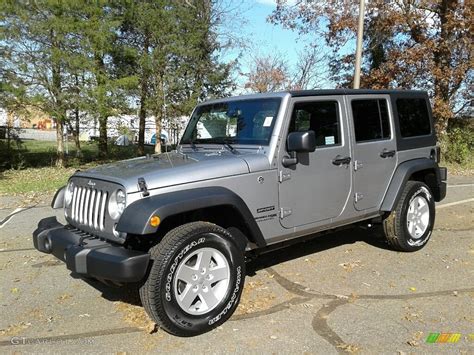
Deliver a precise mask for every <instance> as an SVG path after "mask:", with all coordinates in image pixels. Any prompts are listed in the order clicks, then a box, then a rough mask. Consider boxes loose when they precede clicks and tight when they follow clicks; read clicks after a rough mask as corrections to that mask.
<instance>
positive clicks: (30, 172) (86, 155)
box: [0, 140, 154, 196]
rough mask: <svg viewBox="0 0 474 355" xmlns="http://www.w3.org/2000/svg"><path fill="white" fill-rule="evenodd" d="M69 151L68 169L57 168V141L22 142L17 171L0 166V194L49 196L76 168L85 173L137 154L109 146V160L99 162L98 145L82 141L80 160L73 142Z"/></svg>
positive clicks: (131, 149)
mask: <svg viewBox="0 0 474 355" xmlns="http://www.w3.org/2000/svg"><path fill="white" fill-rule="evenodd" d="M0 143H1V142H0ZM0 147H1V146H0ZM68 148H69V154H68V156H67V167H66V168H58V167H56V166H55V160H56V142H48V141H35V140H24V141H22V142H21V144H20V148H18V149H17V151H16V152H15V154H17V155H18V157H17V158H16V159H17V161H19V162H20V163H19V164H18V167H17V169H9V170H4V171H2V170H1V166H0V195H10V196H14V195H28V194H35V193H39V194H50V193H52V192H55V191H56V190H57V189H58V188H60V187H61V186H64V185H65V184H66V183H67V180H68V178H69V177H70V176H71V175H72V174H74V172H75V171H76V170H77V169H81V170H84V169H87V168H91V167H93V166H97V165H100V164H105V163H110V162H113V161H117V160H124V159H130V158H134V157H136V156H137V155H138V154H137V153H138V152H137V146H136V145H130V146H127V147H122V146H116V145H109V147H108V154H107V159H102V160H99V148H98V143H97V142H82V144H81V150H82V156H81V157H80V158H77V157H76V150H75V147H74V143H71V142H69V147H68ZM145 152H146V153H147V154H153V152H154V147H153V146H146V147H145ZM0 163H1V162H0ZM0 165H1V164H0Z"/></svg>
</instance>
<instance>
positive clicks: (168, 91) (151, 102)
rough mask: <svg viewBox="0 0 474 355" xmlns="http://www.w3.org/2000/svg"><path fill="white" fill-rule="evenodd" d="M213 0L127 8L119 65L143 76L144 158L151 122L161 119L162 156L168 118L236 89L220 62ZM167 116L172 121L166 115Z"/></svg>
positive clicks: (140, 89)
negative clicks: (150, 119) (147, 121)
mask: <svg viewBox="0 0 474 355" xmlns="http://www.w3.org/2000/svg"><path fill="white" fill-rule="evenodd" d="M212 6H213V2H211V1H202V0H193V1H191V0H189V1H186V2H168V1H155V2H151V3H150V2H146V1H139V2H136V3H135V4H134V6H131V7H128V8H127V9H126V10H125V19H124V22H123V23H122V25H121V27H120V43H121V45H122V48H124V51H122V53H123V52H126V53H127V55H126V56H124V55H123V54H120V53H118V56H117V57H116V61H117V63H120V64H118V66H119V67H121V68H122V70H125V71H127V72H129V73H133V74H134V75H136V76H137V77H138V80H139V86H138V87H137V88H136V89H135V90H134V95H136V97H137V98H138V100H137V101H138V106H139V108H138V116H139V122H140V124H139V138H138V147H139V154H143V153H144V136H145V118H146V117H147V116H154V117H155V127H156V137H157V139H156V146H155V152H161V146H160V139H159V137H160V134H161V127H162V122H163V120H164V119H165V118H167V119H168V120H169V119H170V117H174V116H179V115H183V114H189V113H190V112H191V110H192V108H193V107H194V106H195V104H196V103H197V102H198V101H199V100H203V99H204V98H208V97H212V96H216V95H222V94H223V93H225V91H226V90H227V89H228V88H229V86H230V85H231V82H230V80H229V72H230V66H229V65H225V64H220V63H218V61H217V57H216V55H215V52H216V51H217V50H218V49H219V44H218V43H217V40H216V36H215V33H214V32H213V28H214V27H215V25H214V23H213V17H212V16H213V13H212V9H213V7H212ZM165 116H167V117H165Z"/></svg>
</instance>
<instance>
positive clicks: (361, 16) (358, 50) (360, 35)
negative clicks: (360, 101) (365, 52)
mask: <svg viewBox="0 0 474 355" xmlns="http://www.w3.org/2000/svg"><path fill="white" fill-rule="evenodd" d="M364 12H365V0H360V3H359V25H358V26H357V48H356V60H355V70H354V89H358V88H359V86H360V65H361V57H362V41H363V37H364Z"/></svg>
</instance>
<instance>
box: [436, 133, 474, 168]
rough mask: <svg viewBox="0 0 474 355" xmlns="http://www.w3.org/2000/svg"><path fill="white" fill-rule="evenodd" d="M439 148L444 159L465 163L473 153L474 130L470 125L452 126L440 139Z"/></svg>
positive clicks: (471, 157)
mask: <svg viewBox="0 0 474 355" xmlns="http://www.w3.org/2000/svg"><path fill="white" fill-rule="evenodd" d="M441 149H442V151H443V155H444V159H445V160H446V161H448V162H450V163H457V164H461V165H464V164H467V163H468V162H469V161H470V160H471V159H473V154H474V131H473V129H472V127H471V125H469V124H467V125H464V126H456V127H452V128H451V129H450V130H449V131H448V134H447V135H446V137H444V139H442V140H441Z"/></svg>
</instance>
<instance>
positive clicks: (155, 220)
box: [150, 216, 161, 227]
mask: <svg viewBox="0 0 474 355" xmlns="http://www.w3.org/2000/svg"><path fill="white" fill-rule="evenodd" d="M160 222H161V220H160V217H158V216H152V217H151V218H150V226H152V227H158V226H159V225H160Z"/></svg>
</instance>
